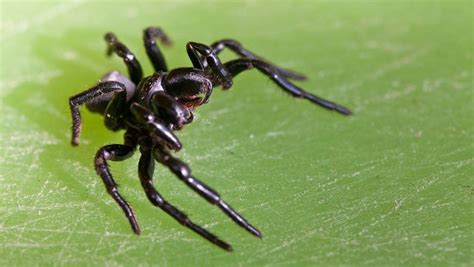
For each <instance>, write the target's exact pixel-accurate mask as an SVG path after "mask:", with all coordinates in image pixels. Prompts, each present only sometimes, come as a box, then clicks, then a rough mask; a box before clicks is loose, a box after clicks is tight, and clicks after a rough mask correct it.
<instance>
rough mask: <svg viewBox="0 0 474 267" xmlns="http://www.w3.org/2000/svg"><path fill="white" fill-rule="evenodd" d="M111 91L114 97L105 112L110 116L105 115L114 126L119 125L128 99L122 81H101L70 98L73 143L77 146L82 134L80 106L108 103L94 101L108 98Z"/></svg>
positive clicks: (110, 124)
mask: <svg viewBox="0 0 474 267" xmlns="http://www.w3.org/2000/svg"><path fill="white" fill-rule="evenodd" d="M111 93H113V94H115V95H114V96H113V97H112V101H110V103H109V106H108V107H107V108H105V112H106V114H108V116H105V122H106V125H108V127H113V126H114V125H115V126H117V123H118V121H117V118H118V115H119V114H120V111H121V109H122V106H123V104H124V103H125V99H126V94H127V90H126V89H125V86H124V85H123V84H122V83H119V82H115V81H107V82H101V83H99V84H97V85H96V86H94V87H92V88H90V89H88V90H86V91H84V92H82V93H79V94H77V95H75V96H72V97H70V98H69V107H70V109H71V115H72V138H71V144H72V145H75V146H76V145H78V144H79V138H80V134H81V128H82V120H81V113H80V112H79V106H80V105H82V104H84V103H91V104H92V107H94V104H97V105H102V103H107V102H100V101H99V102H96V103H94V101H97V100H103V98H107V97H108V96H107V95H108V94H111Z"/></svg>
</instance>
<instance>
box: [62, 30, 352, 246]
mask: <svg viewBox="0 0 474 267" xmlns="http://www.w3.org/2000/svg"><path fill="white" fill-rule="evenodd" d="M143 39H144V43H145V49H146V52H147V55H148V57H149V58H150V61H151V63H152V65H153V67H154V69H155V73H154V74H153V75H151V76H148V77H145V78H143V71H142V68H141V66H140V63H139V62H138V60H137V58H136V57H135V55H134V54H133V53H132V52H131V51H130V50H129V49H128V48H127V47H126V46H125V45H124V44H123V43H121V42H120V41H119V40H118V39H117V37H116V36H115V35H114V34H113V33H107V34H106V35H105V40H106V42H107V47H108V52H107V53H108V55H111V54H113V53H115V54H116V55H118V56H119V57H121V58H122V59H123V61H124V63H125V64H126V66H127V69H128V72H129V76H130V79H129V78H127V77H125V76H124V75H122V74H120V73H119V72H117V71H112V72H109V73H107V74H106V75H104V76H103V77H102V79H101V80H100V82H99V83H98V84H97V85H95V86H94V87H92V88H90V89H89V90H86V91H84V92H82V93H80V94H78V95H75V96H73V97H71V98H70V100H69V104H70V108H71V113H72V121H73V123H72V140H71V143H72V144H73V145H75V146H77V145H78V144H79V135H80V132H81V126H82V123H81V116H80V113H79V107H80V106H81V105H82V104H86V106H87V108H88V109H89V110H90V111H92V112H97V113H99V114H101V115H103V116H104V122H105V125H106V127H107V128H108V129H110V130H112V131H118V130H125V135H124V143H123V144H113V145H106V146H103V147H102V148H100V149H99V150H98V151H97V154H96V156H95V161H94V165H95V169H96V171H97V174H98V175H99V176H100V177H101V178H102V180H103V182H104V184H105V187H106V188H107V191H108V193H109V194H110V195H111V196H112V197H113V199H114V200H115V201H116V202H117V203H118V205H119V206H120V207H121V208H122V210H123V212H124V213H125V216H126V217H127V218H128V220H129V222H130V225H131V227H132V229H133V231H134V232H135V233H136V234H140V228H139V226H138V223H137V220H136V217H135V215H134V213H133V210H132V208H131V207H130V205H129V204H128V203H127V202H126V201H125V200H124V198H123V197H122V196H121V195H120V194H119V192H118V189H117V184H116V183H115V181H114V179H113V177H112V174H111V173H110V170H109V168H108V165H107V161H108V160H111V161H121V160H125V159H127V158H129V157H131V156H132V154H133V153H134V151H135V149H136V147H139V149H140V152H141V157H140V160H139V163H138V166H139V167H138V173H139V178H140V181H141V184H142V187H143V189H144V191H145V193H146V195H147V197H148V199H149V200H150V202H151V203H152V204H153V205H155V206H157V207H159V208H161V209H162V210H163V211H165V212H166V213H168V214H169V215H171V216H172V217H173V218H175V219H176V220H177V221H178V222H180V223H181V224H183V225H184V226H186V227H188V228H190V229H191V230H193V231H194V232H196V233H198V234H199V235H201V236H202V237H204V238H206V239H207V240H209V241H210V242H212V243H214V244H216V245H218V246H219V247H221V248H223V249H226V250H229V251H230V250H232V247H231V246H230V245H229V244H227V243H226V242H224V241H222V240H220V239H219V238H218V237H217V236H215V235H214V234H212V233H210V232H208V231H207V230H205V229H204V228H201V227H200V226H198V225H196V224H194V223H193V222H192V221H191V220H190V219H189V218H188V217H187V216H186V215H185V214H184V213H183V212H181V211H180V210H178V209H177V208H176V207H175V206H173V205H171V204H170V203H169V202H167V201H166V200H165V199H164V198H163V197H162V196H161V195H160V193H158V191H156V189H155V188H154V186H153V180H152V177H153V171H154V164H155V160H156V161H158V162H159V163H161V164H163V165H164V166H166V167H168V168H169V169H170V171H172V172H173V173H174V174H175V175H176V176H177V177H178V178H179V179H180V180H182V181H183V182H184V183H185V184H186V185H188V186H189V187H190V188H191V189H192V190H194V191H195V192H197V193H198V194H199V195H201V196H202V197H203V198H205V199H206V200H208V201H209V202H210V203H212V204H215V205H217V206H218V207H219V208H220V209H221V210H222V211H223V212H224V213H225V214H226V215H227V216H229V217H230V218H231V219H232V220H233V221H234V222H236V223H237V224H239V225H240V226H242V227H243V228H245V229H246V230H247V231H249V232H250V233H252V234H253V235H255V236H257V237H261V233H260V231H259V230H257V229H256V228H255V227H253V226H252V225H251V224H250V223H248V222H247V220H245V219H244V218H243V217H242V216H241V215H240V214H239V213H237V212H236V211H235V210H233V209H232V208H231V207H230V206H229V204H227V203H226V202H224V200H222V198H221V197H220V196H219V194H218V193H217V192H216V191H215V190H213V189H212V188H210V187H209V186H207V185H206V184H204V183H203V182H201V181H200V180H198V179H196V178H195V177H194V176H193V175H192V173H191V169H190V168H189V167H188V166H187V165H186V164H185V163H184V162H182V161H181V160H179V159H177V158H175V157H174V156H173V155H172V151H178V150H180V149H181V147H182V145H181V143H180V141H179V139H178V138H177V137H176V135H175V134H174V131H176V130H179V129H181V128H182V127H183V126H184V125H186V124H188V123H191V122H192V121H193V112H194V110H195V109H196V108H197V107H199V106H200V105H203V104H205V103H207V102H208V101H209V97H210V96H211V93H212V90H213V88H214V87H216V86H221V87H222V88H223V89H229V88H230V87H231V86H232V78H233V77H235V76H236V75H238V74H239V73H241V72H243V71H246V70H250V69H254V68H255V69H257V70H258V71H260V72H261V73H262V74H264V75H266V76H267V77H268V78H270V79H271V80H272V81H273V82H275V83H276V85H277V86H279V87H280V88H281V89H283V90H284V91H285V92H287V93H289V94H291V95H292V96H294V97H298V98H304V99H307V100H309V101H311V102H312V103H314V104H317V105H319V106H322V107H324V108H327V109H330V110H335V111H337V112H339V113H341V114H344V115H350V114H351V112H350V111H349V110H348V109H347V108H345V107H343V106H340V105H338V104H335V103H333V102H330V101H328V100H325V99H322V98H320V97H318V96H316V95H313V94H310V93H308V92H306V91H304V90H303V89H301V88H299V87H297V86H296V85H294V84H293V83H291V82H290V81H289V80H290V79H292V80H304V79H305V76H304V75H301V74H298V73H295V72H293V71H288V70H285V69H283V68H280V67H278V66H276V65H274V64H271V63H269V62H268V61H266V60H264V59H262V58H260V57H258V56H256V55H255V54H253V53H251V52H250V51H248V50H246V49H245V48H243V47H242V45H241V44H240V43H238V42H237V41H235V40H230V39H224V40H220V41H218V42H215V43H213V44H212V45H210V46H207V45H204V44H200V43H195V42H189V43H188V44H187V45H186V50H187V53H188V56H189V58H190V60H191V62H192V65H193V67H187V68H176V69H173V70H170V71H168V68H167V65H166V62H165V59H164V57H163V55H162V53H161V51H160V49H159V48H158V46H157V44H156V39H158V40H160V41H161V42H162V44H164V45H165V46H169V45H171V41H170V39H169V38H168V37H167V36H166V35H165V33H164V32H163V31H162V30H161V29H160V28H156V27H149V28H147V29H145V30H144V35H143ZM224 48H228V49H230V50H231V51H233V52H235V53H236V54H238V55H239V58H238V59H234V60H231V61H228V62H225V63H222V62H221V61H220V59H219V57H218V54H219V53H220V52H221V51H222V50H223V49H224Z"/></svg>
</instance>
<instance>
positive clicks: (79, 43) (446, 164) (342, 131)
mask: <svg viewBox="0 0 474 267" xmlns="http://www.w3.org/2000/svg"><path fill="white" fill-rule="evenodd" d="M0 9H1V27H0V30H1V31H0V40H1V41H0V47H1V84H0V86H1V87H0V90H1V91H0V93H1V113H0V137H1V138H0V144H1V151H2V156H1V172H0V188H1V190H0V265H1V266H11V265H22V266H32V265H40V266H51V265H68V266H69V265H76V266H90V265H113V266H115V265H119V266H120V265H127V266H137V265H141V266H148V265H163V266H168V265H171V266H223V265H224V266H226V265H231V266H262V265H272V266H273V265H283V266H305V265H307V266H318V265H320V266H335V265H339V266H340V265H345V266H347V265H349V266H367V265H369V266H472V265H474V258H473V256H472V255H473V250H474V248H473V244H474V236H473V218H474V216H473V215H474V214H473V211H474V209H473V204H472V203H473V192H474V189H473V186H474V179H473V177H474V172H473V114H474V112H473V107H474V105H473V31H472V25H473V15H474V14H473V10H474V9H473V8H472V2H470V1H466V2H460V1H436V2H428V1H413V2H405V1H403V2H402V1H396V2H385V3H383V2H382V3H375V2H368V1H345V2H339V1H338V2H316V1H269V0H267V1H258V2H257V1H243V2H233V1H221V2H218V1H188V2H186V1H183V2H180V1H178V2H173V1H165V2H156V3H154V2H148V1H147V2H140V3H134V2H122V1H119V2H99V1H97V2H24V3H21V2H18V3H13V2H2V3H1V4H0ZM151 25H154V26H161V27H162V28H163V29H164V30H165V31H166V32H167V33H168V34H169V35H170V37H171V38H172V40H173V42H174V46H173V47H172V48H170V49H167V48H166V49H165V48H164V49H163V52H164V54H165V56H166V58H167V60H168V64H169V65H170V66H172V67H178V66H190V61H189V59H188V58H187V55H186V51H185V44H186V42H188V41H190V40H192V41H197V42H203V43H211V42H213V41H216V40H218V39H221V38H235V39H237V40H239V41H240V42H241V43H242V44H244V46H245V47H246V48H248V49H249V50H251V51H254V52H255V53H257V54H258V55H261V56H263V57H265V58H266V59H268V60H271V61H272V62H275V63H277V64H278V65H280V66H283V67H286V68H289V69H294V70H296V71H300V72H303V73H305V74H307V75H308V76H309V79H308V81H306V82H298V85H299V86H301V87H303V88H305V89H307V90H308V91H310V92H312V93H315V94H318V95H320V96H321V97H325V98H327V99H330V100H333V101H335V102H337V103H340V104H343V105H345V106H348V107H350V108H351V109H352V110H353V111H354V115H353V116H351V117H344V116H341V115H339V114H336V113H335V112H329V111H327V110H324V109H322V108H319V107H315V106H314V105H312V104H311V103H309V102H308V101H304V100H300V99H294V98H292V97H289V96H288V95H287V94H286V93H284V92H282V90H280V89H279V88H278V87H277V86H276V85H275V84H273V83H272V82H271V81H270V80H269V79H268V78H266V77H264V76H263V75H261V74H260V73H258V72H257V71H251V72H248V73H244V74H241V75H240V76H239V77H237V78H236V79H235V81H234V86H233V88H232V89H231V90H230V91H226V92H222V91H221V90H218V89H216V91H215V93H214V94H213V96H212V97H211V100H210V103H209V104H208V105H205V106H203V107H202V108H200V110H198V112H197V114H196V118H195V121H194V123H193V124H191V125H188V126H187V127H186V128H185V129H184V130H182V131H181V132H179V133H178V135H179V137H180V138H181V140H182V143H183V144H184V149H183V151H181V152H180V153H178V154H177V156H178V157H180V158H181V159H183V160H184V161H186V162H187V163H189V165H190V166H191V167H192V169H193V173H194V174H195V176H196V177H198V178H199V179H201V180H203V181H205V182H206V183H207V184H209V185H210V186H211V187H213V188H215V189H216V190H217V191H219V192H220V193H221V195H222V196H223V198H224V199H225V200H226V201H227V202H229V203H230V204H231V205H232V206H233V207H234V208H235V209H237V210H238V211H240V212H241V213H242V214H243V215H244V216H245V217H246V218H247V219H248V220H249V221H250V222H251V223H252V224H254V225H255V226H257V227H258V228H259V229H260V230H261V231H262V232H263V235H264V238H263V240H258V239H256V238H254V237H252V236H251V235H249V234H248V233H246V232H245V231H244V230H242V229H241V228H239V227H238V226H236V225H235V224H234V223H233V222H232V221H231V220H229V219H228V218H227V217H226V216H225V215H224V214H223V213H222V212H221V211H220V210H219V209H217V207H214V206H211V205H209V204H208V203H207V202H206V201H205V200H203V199H201V198H200V197H198V196H196V194H195V193H194V192H193V191H192V190H190V189H189V188H187V187H186V186H185V185H184V184H183V183H181V182H180V181H179V180H177V179H176V178H175V177H174V176H173V175H172V174H170V173H169V172H168V171H167V170H166V169H165V168H163V167H162V166H160V165H158V164H157V169H156V171H155V184H156V187H157V189H158V190H159V191H160V192H161V193H162V194H163V195H164V196H165V197H166V198H167V199H168V200H169V201H170V202H171V203H174V204H175V205H176V206H178V207H179V208H180V209H182V210H184V211H185V212H186V213H187V214H188V215H189V216H190V217H191V218H192V219H193V220H194V221H195V222H196V223H199V224H201V225H203V226H204V227H205V228H206V229H208V230H210V231H212V232H214V233H216V234H217V235H218V236H220V237H222V238H223V239H224V240H226V241H227V242H229V243H231V244H232V245H233V247H234V252H233V253H227V252H224V251H222V250H220V249H219V248H217V247H215V246H213V245H212V244H210V243H208V242H206V241H205V240H203V239H202V238H200V237H199V236H198V235H196V234H195V233H193V232H191V231H190V230H188V229H186V228H184V227H182V226H181V225H179V224H178V223H176V222H175V221H174V220H173V219H172V218H170V217H169V216H168V215H166V214H165V213H164V212H162V211H161V210H159V209H157V208H155V207H154V206H152V205H151V204H150V203H149V202H148V200H147V198H146V196H145V194H144V192H143V190H142V189H141V186H140V183H139V181H138V178H137V170H136V168H137V162H138V155H137V154H136V155H135V156H134V157H133V158H132V159H129V160H127V161H124V162H114V163H111V164H110V165H111V169H112V172H113V174H114V175H115V178H116V180H117V181H118V182H119V183H120V190H121V192H122V194H123V195H124V196H125V197H126V198H127V200H129V201H130V203H131V204H132V205H133V207H134V210H135V211H136V214H137V217H138V220H139V223H140V225H141V227H142V235H141V236H136V235H134V234H133V233H132V231H131V229H130V227H129V225H128V222H127V220H126V219H125V218H124V216H123V214H122V212H121V210H120V209H119V207H117V205H116V204H115V203H114V202H113V200H112V199H111V198H110V197H109V196H108V194H107V193H106V191H105V189H104V187H103V184H102V182H101V181H100V178H99V177H97V175H96V174H95V171H94V168H93V164H92V161H93V155H94V154H95V151H96V150H97V149H98V148H99V147H100V146H102V145H104V144H109V143H120V142H121V141H122V133H112V132H109V131H107V130H106V129H105V127H104V125H103V121H102V118H101V117H100V116H97V115H94V114H90V113H88V112H87V111H86V110H85V109H83V110H82V112H83V119H84V127H83V135H82V143H81V145H80V146H79V147H77V148H73V147H71V146H70V145H69V138H70V123H71V122H70V121H71V119H70V114H69V109H68V97H69V96H71V95H74V94H77V93H79V92H81V91H82V90H85V89H87V88H89V87H90V86H92V85H93V84H94V83H96V81H97V80H98V78H99V77H101V75H103V74H104V73H106V72H108V71H110V70H113V69H117V70H119V71H121V72H125V71H126V68H125V66H124V65H123V63H122V62H121V60H120V59H118V58H117V57H113V58H110V59H109V58H106V57H105V48H106V47H105V42H104V40H103V35H104V33H105V32H107V31H113V32H114V33H116V34H117V35H118V36H119V38H120V39H121V40H122V41H123V42H124V43H126V44H127V45H128V46H129V48H130V49H131V50H132V51H134V52H135V54H136V55H137V57H138V58H139V59H140V60H141V63H142V65H143V67H144V71H145V73H151V71H152V69H151V66H150V64H149V61H148V60H147V58H146V53H145V51H144V49H143V45H142V37H141V35H142V30H143V29H144V28H145V27H147V26H151ZM234 57H235V56H234V55H233V54H231V53H229V52H226V53H223V55H222V58H223V60H229V59H231V58H234Z"/></svg>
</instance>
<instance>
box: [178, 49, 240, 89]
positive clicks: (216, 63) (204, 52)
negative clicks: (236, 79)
mask: <svg viewBox="0 0 474 267" xmlns="http://www.w3.org/2000/svg"><path fill="white" fill-rule="evenodd" d="M186 51H187V52H188V56H189V59H190V60H191V62H192V63H193V67H194V68H196V69H201V70H205V69H206V68H207V67H209V68H210V69H211V70H212V71H213V74H214V76H215V78H216V79H217V80H218V81H219V84H221V85H222V88H224V89H228V88H230V87H231V86H232V75H231V74H230V73H229V71H228V70H227V69H226V67H225V66H224V65H223V64H222V62H221V61H220V59H219V58H218V57H217V56H216V54H214V53H213V52H212V49H211V48H210V47H209V46H207V45H205V44H200V43H195V42H189V43H188V44H187V45H186ZM200 55H201V56H200Z"/></svg>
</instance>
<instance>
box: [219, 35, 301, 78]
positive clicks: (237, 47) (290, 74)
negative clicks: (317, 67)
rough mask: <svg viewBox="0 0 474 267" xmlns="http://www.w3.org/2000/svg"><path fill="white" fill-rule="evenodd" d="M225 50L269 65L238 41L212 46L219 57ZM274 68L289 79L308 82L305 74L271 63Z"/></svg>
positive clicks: (226, 40) (222, 42) (228, 40)
mask: <svg viewBox="0 0 474 267" xmlns="http://www.w3.org/2000/svg"><path fill="white" fill-rule="evenodd" d="M224 48H229V49H230V50H232V51H233V52H234V53H236V54H238V55H239V56H241V57H246V58H252V59H259V60H261V61H264V62H267V63H269V62H268V61H267V60H265V59H263V58H262V57H260V56H257V55H255V54H254V53H252V52H250V51H249V50H247V49H245V48H244V47H243V46H242V45H241V44H240V43H239V42H238V41H236V40H233V39H223V40H220V41H217V42H215V43H213V44H211V49H212V52H213V53H214V54H215V55H219V53H220V52H221V51H222V50H224ZM269 64H271V65H272V67H273V68H274V69H275V70H277V71H278V73H280V74H281V75H282V76H284V77H285V78H287V79H293V80H300V81H303V80H306V76H305V75H304V74H300V73H297V72H294V71H290V70H286V69H283V68H280V67H278V66H277V65H275V64H272V63H269Z"/></svg>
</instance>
